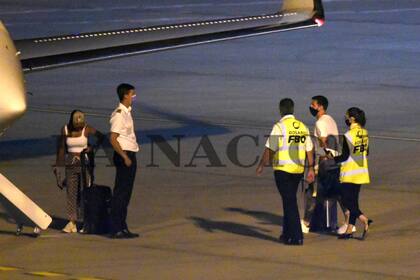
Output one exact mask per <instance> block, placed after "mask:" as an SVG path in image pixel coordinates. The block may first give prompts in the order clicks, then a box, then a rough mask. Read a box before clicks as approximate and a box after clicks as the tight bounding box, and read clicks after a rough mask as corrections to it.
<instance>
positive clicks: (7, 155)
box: [0, 106, 230, 161]
mask: <svg viewBox="0 0 420 280" xmlns="http://www.w3.org/2000/svg"><path fill="white" fill-rule="evenodd" d="M148 110H149V111H151V112H152V113H153V114H155V115H156V116H157V119H156V122H158V121H159V119H165V120H170V121H173V122H177V123H180V124H182V125H181V126H179V127H174V128H156V129H145V130H136V132H135V133H136V136H137V139H139V142H140V144H141V145H145V144H150V143H151V141H152V140H151V139H152V138H151V137H153V136H156V135H159V136H162V137H164V138H165V139H167V140H168V141H171V140H173V139H174V138H173V137H174V136H175V135H182V136H183V138H199V137H201V136H203V135H208V136H210V135H222V134H226V133H229V132H230V130H229V129H227V128H225V127H223V126H220V125H216V124H212V123H209V122H205V121H200V120H196V119H193V118H190V117H187V116H184V115H181V114H175V113H169V112H164V111H161V110H159V109H156V108H154V107H151V106H148ZM87 113H88V114H89V112H87ZM69 114H70V113H69ZM63 125H64V123H63ZM59 130H60V129H59V128H57V132H59ZM52 132H55V131H52ZM58 136H59V135H57V134H52V135H49V136H46V137H42V138H32V139H19V140H8V141H0V159H2V160H3V161H4V160H16V159H27V158H36V157H41V156H48V155H54V154H55V153H56V147H57V139H58ZM105 144H106V143H105ZM109 146H110V144H109V145H107V146H104V150H105V153H107V150H108V148H109Z"/></svg>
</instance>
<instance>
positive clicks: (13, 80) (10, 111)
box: [0, 21, 26, 135]
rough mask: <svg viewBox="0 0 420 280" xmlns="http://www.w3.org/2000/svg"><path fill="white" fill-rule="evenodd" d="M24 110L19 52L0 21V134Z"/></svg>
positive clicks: (23, 85)
mask: <svg viewBox="0 0 420 280" xmlns="http://www.w3.org/2000/svg"><path fill="white" fill-rule="evenodd" d="M25 111H26V89H25V82H24V79H23V72H22V67H21V62H20V59H19V54H18V52H17V50H16V48H15V45H14V43H13V40H12V39H11V37H10V35H9V32H7V30H6V27H5V26H4V24H3V23H2V22H1V21H0V135H1V134H3V132H4V131H5V130H6V129H7V128H8V127H9V126H10V125H11V124H12V123H13V122H14V121H15V120H17V119H18V118H20V117H21V116H22V115H23V114H24V113H25Z"/></svg>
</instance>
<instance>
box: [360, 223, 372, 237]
mask: <svg viewBox="0 0 420 280" xmlns="http://www.w3.org/2000/svg"><path fill="white" fill-rule="evenodd" d="M371 223H373V221H372V220H368V223H367V227H366V226H365V228H364V229H363V233H362V236H361V237H360V240H365V239H366V237H367V235H368V232H369V226H370V224H371Z"/></svg>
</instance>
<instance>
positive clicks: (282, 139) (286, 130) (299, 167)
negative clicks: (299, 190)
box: [273, 118, 310, 174]
mask: <svg viewBox="0 0 420 280" xmlns="http://www.w3.org/2000/svg"><path fill="white" fill-rule="evenodd" d="M277 125H278V126H279V127H280V130H281V134H282V135H280V136H279V149H278V150H277V152H276V154H275V155H274V159H273V169H274V170H281V171H285V172H288V173H293V174H299V173H303V171H304V169H305V167H304V165H305V157H306V151H305V147H306V145H305V143H306V141H308V139H309V138H310V135H309V131H308V129H307V128H306V126H305V125H304V124H303V123H302V122H300V121H298V120H296V119H295V118H286V119H284V120H282V121H281V122H279V123H278V124H277Z"/></svg>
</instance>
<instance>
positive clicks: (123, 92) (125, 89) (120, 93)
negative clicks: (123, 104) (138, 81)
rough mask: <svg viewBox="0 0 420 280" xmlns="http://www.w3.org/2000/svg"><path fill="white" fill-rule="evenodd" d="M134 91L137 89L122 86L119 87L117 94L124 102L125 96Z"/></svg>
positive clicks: (125, 85)
mask: <svg viewBox="0 0 420 280" xmlns="http://www.w3.org/2000/svg"><path fill="white" fill-rule="evenodd" d="M133 89H135V87H134V86H132V85H130V84H120V85H119V86H118V87H117V94H118V98H119V99H120V101H123V99H124V95H126V94H128V92H129V91H130V90H133Z"/></svg>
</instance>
